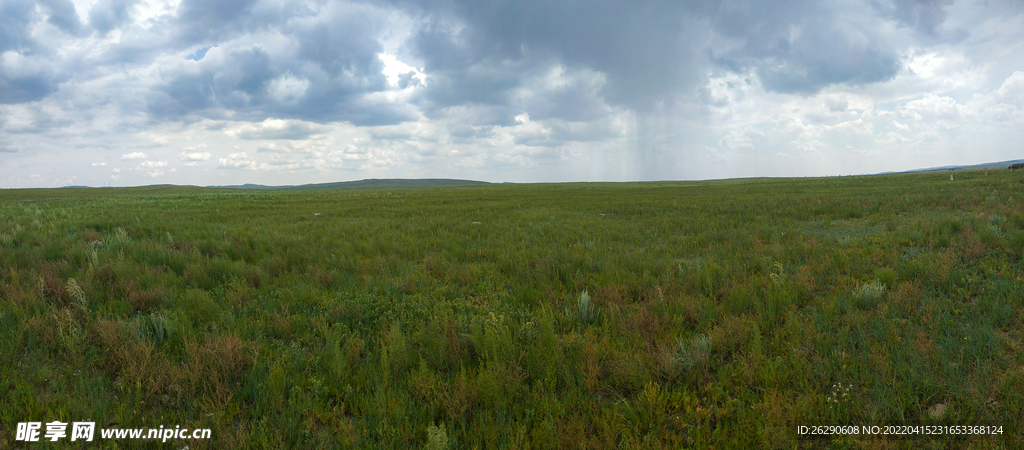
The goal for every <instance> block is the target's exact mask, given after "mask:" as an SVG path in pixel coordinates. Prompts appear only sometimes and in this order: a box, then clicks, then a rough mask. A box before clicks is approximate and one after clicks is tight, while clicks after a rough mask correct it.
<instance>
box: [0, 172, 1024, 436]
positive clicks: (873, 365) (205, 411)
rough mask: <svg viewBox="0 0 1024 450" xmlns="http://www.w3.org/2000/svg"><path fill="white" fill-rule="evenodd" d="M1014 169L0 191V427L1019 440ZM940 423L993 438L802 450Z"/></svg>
mask: <svg viewBox="0 0 1024 450" xmlns="http://www.w3.org/2000/svg"><path fill="white" fill-rule="evenodd" d="M1019 175H1020V174H1016V173H1011V172H1009V171H992V172H990V175H989V176H984V175H982V174H981V173H980V172H979V173H975V172H965V173H964V174H963V176H961V177H958V179H957V180H956V181H953V182H950V181H949V180H948V179H943V178H942V177H941V176H937V175H935V174H907V175H892V176H876V177H844V178H827V179H795V180H794V179H786V180H775V179H763V180H728V181H720V182H686V183H683V182H680V183H667V182H666V183H625V184H601V183H597V184H560V185H500V186H499V185H482V186H461V187H450V188H429V189H394V190H322V191H316V190H311V191H299V192H294V191H291V192H289V191H280V192H274V191H227V190H211V189H200V188H173V187H165V188H132V189H88V190H85V189H83V190H75V189H62V190H21V191H17V190H5V191H0V380H2V381H0V423H2V427H3V428H4V429H6V430H12V429H14V427H15V426H16V424H17V422H21V421H28V420H62V421H73V420H84V419H95V420H96V421H97V422H98V423H100V424H103V426H114V425H113V424H116V426H121V427H147V426H159V425H161V424H164V425H166V424H173V425H181V426H182V427H189V428H207V427H208V428H212V429H213V440H211V441H208V442H203V441H190V442H176V443H174V445H175V447H176V448H181V447H184V446H185V445H188V446H189V448H193V449H195V448H293V447H303V448H314V447H315V448H337V447H360V448H396V447H402V448H407V447H426V448H492V447H501V448H604V447H627V448H632V447H639V448H691V447H694V448H711V447H714V448H792V447H801V446H803V447H816V446H832V447H835V448H845V447H863V446H868V447H871V446H882V447H904V448H906V447H916V446H919V445H920V446H931V447H942V446H947V447H948V446H954V447H956V446H962V445H963V446H967V445H970V446H974V447H978V448H989V447H993V448H1000V447H1003V448H1019V447H1021V446H1022V445H1024V440H1022V437H1021V432H1022V428H1021V425H1022V420H1021V417H1024V394H1022V393H1024V356H1022V355H1024V332H1022V330H1024V327H1022V308H1024V303H1022V299H1024V270H1022V262H1024V260H1022V257H1021V254H1022V249H1024V213H1022V212H1021V211H1020V209H1019V206H1018V203H1019V201H1018V200H1016V199H1017V198H1019V197H1020V196H1021V192H1022V190H1024V178H1020V176H1019ZM314 213H320V215H319V216H315V215H314ZM495 218H501V219H500V220H498V219H495ZM477 222H478V223H477ZM938 405H941V407H940V406H938ZM938 410H942V411H943V414H942V415H941V417H939V416H937V415H936V414H934V412H935V411H938ZM936 417H938V418H936ZM938 423H941V424H950V425H972V424H987V425H1001V426H1002V427H1003V434H1001V435H998V436H989V437H970V438H953V439H952V440H950V438H946V437H934V436H930V437H921V438H918V439H915V440H909V439H894V438H865V437H863V436H860V437H847V438H836V439H835V440H805V439H801V438H800V436H798V435H797V433H796V427H797V426H798V425H811V424H836V425H869V424H888V425H897V424H903V425H917V424H938ZM12 439H13V435H12V434H11V433H0V447H4V448H6V447H12V446H14V445H15V444H16V443H15V442H13V441H12ZM118 445H119V446H120V445H123V446H127V447H132V446H134V445H139V444H138V443H133V442H128V441H125V442H119V443H118ZM140 446H142V445H140Z"/></svg>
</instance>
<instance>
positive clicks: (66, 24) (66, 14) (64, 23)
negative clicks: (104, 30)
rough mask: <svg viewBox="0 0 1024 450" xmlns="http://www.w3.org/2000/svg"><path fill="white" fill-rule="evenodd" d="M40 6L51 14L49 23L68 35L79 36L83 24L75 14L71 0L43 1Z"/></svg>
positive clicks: (48, 19)
mask: <svg viewBox="0 0 1024 450" xmlns="http://www.w3.org/2000/svg"><path fill="white" fill-rule="evenodd" d="M39 3H40V5H41V6H42V7H43V8H44V9H45V10H46V12H47V13H49V18H47V22H50V23H51V24H53V26H55V27H57V28H60V29H61V30H62V31H64V32H65V33H68V34H72V35H74V34H78V32H79V30H81V28H82V23H81V22H79V20H78V13H77V12H75V4H74V3H71V0H41V1H40V2H39Z"/></svg>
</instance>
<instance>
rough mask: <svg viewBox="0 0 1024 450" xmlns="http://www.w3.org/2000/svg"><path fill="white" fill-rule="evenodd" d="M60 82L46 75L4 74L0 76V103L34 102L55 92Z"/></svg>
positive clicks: (56, 78)
mask: <svg viewBox="0 0 1024 450" xmlns="http://www.w3.org/2000/svg"><path fill="white" fill-rule="evenodd" d="M59 82H60V80H59V79H58V77H55V76H53V75H51V74H47V73H31V74H27V75H24V76H18V75H11V74H8V73H5V74H3V75H0V103H7V104H16V103H26V102H34V101H36V100H40V99H42V98H45V97H46V96H47V95H50V94H51V93H53V92H54V91H56V90H57V87H58V86H59Z"/></svg>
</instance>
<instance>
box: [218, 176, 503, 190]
mask: <svg viewBox="0 0 1024 450" xmlns="http://www.w3.org/2000/svg"><path fill="white" fill-rule="evenodd" d="M468 184H490V183H488V182H486V181H473V180H452V179H447V178H424V179H417V180H410V179H402V178H389V179H377V178H371V179H369V180H358V181H339V182H336V183H316V184H302V185H298V186H265V185H262V184H242V185H233V186H207V187H211V188H221V189H263V190H300V189H396V188H426V187H439V186H461V185H468Z"/></svg>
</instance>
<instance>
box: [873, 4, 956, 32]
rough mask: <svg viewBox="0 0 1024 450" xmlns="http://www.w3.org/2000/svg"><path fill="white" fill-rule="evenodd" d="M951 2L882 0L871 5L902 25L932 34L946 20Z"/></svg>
mask: <svg viewBox="0 0 1024 450" xmlns="http://www.w3.org/2000/svg"><path fill="white" fill-rule="evenodd" d="M952 4H953V0H892V1H884V0H882V1H874V2H872V7H874V8H875V10H877V11H878V12H879V13H880V14H883V15H888V16H890V17H892V18H894V19H896V20H897V21H898V22H899V23H900V24H902V25H904V26H909V27H911V28H914V29H916V30H917V31H919V32H921V33H924V34H927V35H931V36H934V35H935V34H936V29H937V28H938V26H939V25H941V24H942V23H943V22H945V21H946V7H948V6H950V5H952Z"/></svg>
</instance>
